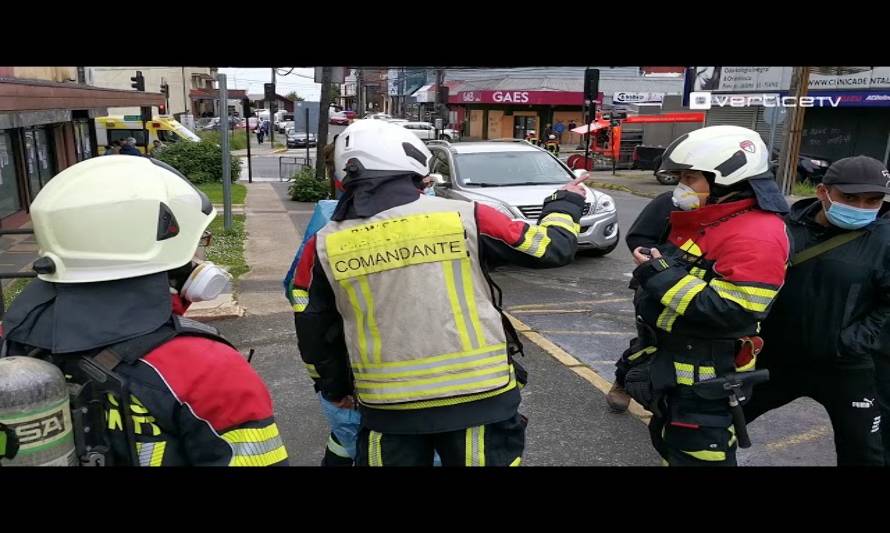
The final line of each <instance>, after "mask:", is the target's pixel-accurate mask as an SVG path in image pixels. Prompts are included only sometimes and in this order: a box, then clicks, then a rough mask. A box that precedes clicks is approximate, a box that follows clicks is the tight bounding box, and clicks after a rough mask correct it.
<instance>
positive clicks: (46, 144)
mask: <svg viewBox="0 0 890 533" xmlns="http://www.w3.org/2000/svg"><path fill="white" fill-rule="evenodd" d="M34 133H35V134H36V139H37V162H38V164H37V169H38V173H39V174H40V186H41V187H42V186H44V185H46V184H47V182H49V180H51V179H52V177H53V176H55V175H56V158H55V151H54V150H53V149H52V148H53V147H52V146H51V145H50V138H51V134H50V132H49V129H48V128H37V129H35V130H34Z"/></svg>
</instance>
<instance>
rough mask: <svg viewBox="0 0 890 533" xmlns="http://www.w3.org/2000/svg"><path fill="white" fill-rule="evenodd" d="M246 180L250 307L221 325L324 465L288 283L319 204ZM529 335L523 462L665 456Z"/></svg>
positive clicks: (298, 456)
mask: <svg viewBox="0 0 890 533" xmlns="http://www.w3.org/2000/svg"><path fill="white" fill-rule="evenodd" d="M247 186H248V187H249V191H248V195H247V204H246V206H245V209H246V211H247V214H248V218H247V231H248V234H249V240H248V245H247V250H246V252H247V261H248V262H249V263H250V265H251V268H252V270H251V271H250V273H249V274H247V275H245V276H244V277H242V281H241V284H240V291H239V300H240V304H241V305H242V306H243V307H244V308H245V309H246V314H245V316H243V317H241V318H239V319H237V320H223V321H220V322H217V323H215V324H214V325H215V326H217V327H218V328H220V330H221V331H222V332H223V334H225V335H226V336H227V337H228V338H229V339H230V340H231V341H232V342H233V343H235V345H236V346H237V347H238V348H239V349H240V350H241V351H242V352H245V353H246V352H247V351H248V350H249V349H250V348H255V349H256V355H255V357H254V359H253V366H254V368H255V369H256V370H257V371H258V372H259V373H260V375H261V376H262V377H263V378H264V379H265V381H266V383H267V384H268V386H269V388H270V390H271V393H272V398H273V401H274V405H275V417H276V420H277V422H278V426H279V429H280V431H281V434H282V438H283V439H284V442H285V445H286V446H287V450H288V454H289V455H290V462H291V464H292V465H317V464H318V463H319V462H320V460H321V456H322V452H323V447H324V445H325V442H326V440H327V437H328V428H327V425H326V423H325V420H324V418H323V416H322V414H321V412H320V409H319V406H318V402H317V400H316V399H315V397H314V393H313V389H312V382H311V380H310V379H309V377H308V376H307V374H306V371H305V370H304V368H303V364H302V362H301V361H300V359H299V353H298V350H297V341H296V335H295V333H294V324H293V313H292V311H291V309H290V307H289V305H288V302H287V300H286V299H285V296H284V292H283V286H282V284H281V279H282V278H283V277H284V274H285V273H286V272H287V269H288V267H289V266H290V262H291V260H292V258H293V254H294V253H295V251H296V249H297V248H298V247H299V244H300V241H301V240H302V232H303V231H304V230H305V228H306V225H307V224H308V222H309V219H310V218H311V215H312V210H313V208H314V205H313V204H306V203H298V202H292V201H290V200H289V199H288V198H287V194H286V193H287V184H286V183H253V184H248V185H247ZM425 327H427V326H425ZM419 331H422V328H421V329H420V330H419ZM523 344H524V346H525V353H526V357H525V358H522V359H521V360H520V363H521V364H522V365H524V366H525V367H526V368H527V370H528V371H529V374H530V382H529V385H528V386H527V387H526V388H525V389H524V390H523V398H524V399H523V403H522V407H521V411H522V413H523V414H525V415H526V416H528V417H529V427H528V432H527V434H526V453H525V455H524V457H523V465H529V466H541V465H549V466H562V465H575V466H581V465H597V466H606V465H608V466H617V465H641V466H643V465H652V466H655V465H658V464H660V461H659V458H658V457H657V456H656V454H655V452H654V451H653V450H652V447H651V445H650V444H649V437H648V431H647V429H646V427H645V426H644V425H643V424H642V423H641V422H640V420H639V419H637V418H636V417H634V416H629V415H628V416H625V415H618V416H616V415H613V414H611V413H609V412H608V410H607V408H606V404H605V401H604V398H603V394H602V392H600V391H599V390H598V389H597V388H595V387H594V386H593V385H592V384H591V383H590V382H589V381H588V380H586V379H584V377H583V372H579V370H581V369H578V368H569V367H566V366H564V365H563V364H562V363H560V362H559V361H557V359H555V358H554V356H551V355H549V354H548V353H547V352H545V351H544V350H543V349H541V348H540V347H538V346H537V345H536V344H535V343H534V342H530V341H528V339H523ZM585 368H586V367H585Z"/></svg>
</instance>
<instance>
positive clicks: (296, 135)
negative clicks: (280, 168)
mask: <svg viewBox="0 0 890 533" xmlns="http://www.w3.org/2000/svg"><path fill="white" fill-rule="evenodd" d="M307 144H308V145H309V147H310V148H311V147H313V146H317V145H318V139H317V138H316V137H315V134H314V133H310V134H309V135H308V136H307V135H306V132H305V131H294V130H289V131H288V132H287V147H288V148H306V145H307Z"/></svg>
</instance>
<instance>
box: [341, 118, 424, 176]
mask: <svg viewBox="0 0 890 533" xmlns="http://www.w3.org/2000/svg"><path fill="white" fill-rule="evenodd" d="M431 158H432V154H431V153H430V151H429V149H428V148H427V147H426V145H425V144H423V141H421V140H420V138H419V137H417V136H416V135H414V134H413V133H411V131H409V130H407V129H405V128H403V127H402V126H399V125H397V124H392V123H390V122H387V121H385V120H359V121H356V122H354V123H352V124H351V125H350V126H349V127H347V128H346V129H345V130H343V131H342V132H341V133H340V135H338V136H337V140H336V142H335V144H334V177H335V178H336V179H338V180H340V181H343V180H344V179H345V178H346V175H347V174H349V173H350V172H352V173H359V172H361V173H367V172H371V173H372V174H373V173H377V172H381V173H388V174H398V173H414V174H417V175H418V176H420V177H425V176H427V175H428V174H429V173H430V171H429V163H430V159H431Z"/></svg>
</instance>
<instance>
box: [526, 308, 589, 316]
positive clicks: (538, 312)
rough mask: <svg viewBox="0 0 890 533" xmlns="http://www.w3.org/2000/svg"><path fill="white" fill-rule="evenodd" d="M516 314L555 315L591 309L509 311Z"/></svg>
mask: <svg viewBox="0 0 890 533" xmlns="http://www.w3.org/2000/svg"><path fill="white" fill-rule="evenodd" d="M511 312H512V313H516V314H517V315H518V314H520V313H522V314H525V315H556V314H562V313H593V309H517V310H514V311H511Z"/></svg>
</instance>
